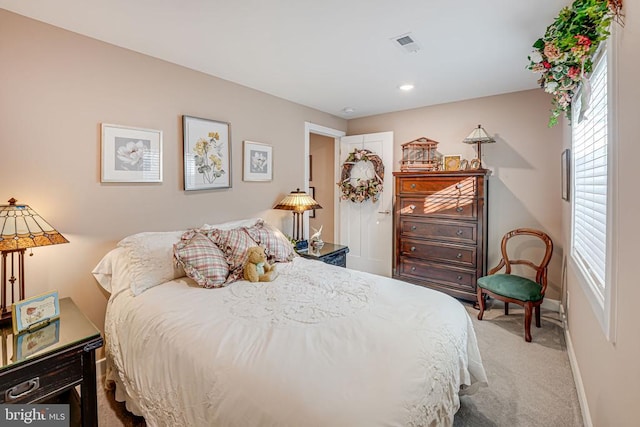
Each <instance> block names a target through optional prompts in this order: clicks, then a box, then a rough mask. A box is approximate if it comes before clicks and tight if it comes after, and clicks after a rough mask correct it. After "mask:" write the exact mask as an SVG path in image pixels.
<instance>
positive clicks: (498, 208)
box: [348, 89, 563, 300]
mask: <svg viewBox="0 0 640 427" xmlns="http://www.w3.org/2000/svg"><path fill="white" fill-rule="evenodd" d="M549 107H550V98H549V97H548V96H547V95H546V94H545V93H544V92H543V91H541V90H537V89H536V90H530V91H524V92H516V93H510V94H506V95H499V96H491V97H486V98H479V99H471V100H467V101H462V102H455V103H450V104H443V105H437V106H433V107H424V108H418V109H414V110H408V111H401V112H397V113H391V114H383V115H378V116H372V117H366V118H362V119H353V120H349V129H348V134H349V135H355V134H362V133H371V132H381V131H389V130H390V131H393V132H394V138H395V141H394V146H395V150H394V158H395V159H400V158H401V151H402V150H401V144H403V143H405V142H408V141H411V140H414V139H416V138H419V137H421V136H426V137H427V138H430V139H434V140H436V141H438V142H440V144H439V145H438V151H439V152H440V153H442V154H461V155H462V157H463V158H466V159H472V158H474V157H475V149H474V147H473V146H469V145H467V144H463V143H462V140H463V139H464V138H465V137H466V136H467V135H468V134H469V133H470V132H471V131H472V130H473V128H474V127H476V126H477V125H478V124H482V126H483V127H484V129H485V130H486V131H487V132H488V133H489V134H490V135H492V136H494V137H495V138H496V143H495V144H485V145H483V147H482V155H483V164H484V165H485V167H487V168H489V169H492V170H493V174H492V176H491V178H490V183H489V251H488V252H489V254H488V257H489V261H488V262H489V266H490V267H492V266H494V265H496V264H497V262H498V260H499V259H500V239H501V238H502V236H503V235H504V234H505V233H506V232H507V231H509V230H511V229H513V228H517V227H533V228H539V229H542V230H544V231H546V232H547V233H549V235H550V236H551V238H552V239H553V241H554V243H555V251H554V256H553V258H552V261H551V264H550V268H549V289H548V291H547V292H548V293H547V297H548V298H549V299H556V300H559V299H560V295H561V290H560V288H561V285H560V283H561V281H560V265H561V260H562V253H563V251H562V230H561V200H562V199H561V198H560V184H559V182H560V168H559V164H560V153H561V151H562V131H561V129H560V128H553V129H549V128H548V127H547V121H548V111H549ZM399 169H400V165H399V163H398V162H395V165H394V170H399Z"/></svg>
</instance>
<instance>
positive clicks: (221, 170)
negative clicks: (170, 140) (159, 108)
mask: <svg viewBox="0 0 640 427" xmlns="http://www.w3.org/2000/svg"><path fill="white" fill-rule="evenodd" d="M182 132H183V138H184V189H185V190H187V191H189V190H210V189H216V188H231V144H230V141H231V125H230V124H229V123H227V122H220V121H217V120H209V119H202V118H199V117H191V116H182Z"/></svg>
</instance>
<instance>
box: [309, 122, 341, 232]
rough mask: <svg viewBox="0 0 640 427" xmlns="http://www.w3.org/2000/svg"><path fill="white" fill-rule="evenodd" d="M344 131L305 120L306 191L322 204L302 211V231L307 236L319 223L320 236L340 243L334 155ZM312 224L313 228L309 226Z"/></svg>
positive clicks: (338, 148)
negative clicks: (310, 210)
mask: <svg viewBox="0 0 640 427" xmlns="http://www.w3.org/2000/svg"><path fill="white" fill-rule="evenodd" d="M344 135H345V132H343V131H341V130H337V129H331V128H328V127H325V126H320V125H316V124H314V123H309V122H306V123H305V149H304V151H305V158H306V159H308V160H307V162H306V166H305V175H306V183H307V188H306V191H307V193H309V194H311V195H312V196H313V197H314V199H315V200H316V201H317V202H318V203H319V204H320V206H322V209H317V210H316V211H315V218H314V217H313V213H310V212H305V215H307V220H306V221H304V224H305V228H306V230H304V235H305V236H310V235H311V233H309V230H310V229H311V230H312V229H313V228H315V229H319V228H320V226H322V239H323V240H324V241H326V242H331V243H340V242H339V238H340V230H339V216H338V215H339V212H338V209H337V207H336V202H337V200H338V196H339V195H338V186H337V185H336V184H335V183H336V182H338V179H339V175H338V173H339V171H338V166H337V161H336V159H337V158H338V153H339V152H340V138H341V137H343V136H344ZM311 227H313V228H311Z"/></svg>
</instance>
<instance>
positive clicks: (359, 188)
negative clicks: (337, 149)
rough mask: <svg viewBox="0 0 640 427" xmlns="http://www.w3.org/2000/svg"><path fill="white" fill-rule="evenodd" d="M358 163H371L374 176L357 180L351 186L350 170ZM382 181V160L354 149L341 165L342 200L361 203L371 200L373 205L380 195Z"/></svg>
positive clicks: (367, 151) (339, 185)
mask: <svg viewBox="0 0 640 427" xmlns="http://www.w3.org/2000/svg"><path fill="white" fill-rule="evenodd" d="M358 162H371V163H372V165H373V171H374V176H373V177H372V178H370V179H358V180H357V182H356V185H355V186H354V185H352V184H351V169H353V166H354V165H355V164H356V163H358ZM383 181H384V165H383V164H382V159H381V158H380V156H378V155H377V154H374V153H373V152H371V151H369V150H361V149H358V148H356V149H354V150H353V152H351V153H349V155H348V156H347V159H346V160H345V162H344V163H343V164H342V174H341V175H340V182H339V183H338V187H340V192H341V193H342V195H341V199H342V200H351V201H352V202H357V203H362V202H364V201H365V200H367V199H369V198H371V200H372V201H373V202H374V203H375V202H377V201H378V198H379V197H380V193H382V183H383Z"/></svg>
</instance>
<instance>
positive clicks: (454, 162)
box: [442, 155, 462, 171]
mask: <svg viewBox="0 0 640 427" xmlns="http://www.w3.org/2000/svg"><path fill="white" fill-rule="evenodd" d="M461 160H462V156H460V155H455V156H443V157H442V167H443V168H444V170H446V171H457V170H460V161H461Z"/></svg>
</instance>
